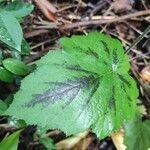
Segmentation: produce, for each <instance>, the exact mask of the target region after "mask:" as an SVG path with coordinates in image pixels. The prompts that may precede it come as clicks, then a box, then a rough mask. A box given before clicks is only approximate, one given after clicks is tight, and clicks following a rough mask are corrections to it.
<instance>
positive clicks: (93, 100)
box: [6, 32, 138, 138]
mask: <svg viewBox="0 0 150 150" xmlns="http://www.w3.org/2000/svg"><path fill="white" fill-rule="evenodd" d="M60 41H61V45H62V50H55V51H50V52H49V53H48V54H47V55H46V56H44V57H43V58H42V59H41V60H39V61H38V62H37V69H36V70H35V71H34V72H33V73H31V74H30V75H29V76H27V77H26V78H25V79H24V80H22V84H21V89H20V91H19V92H18V93H17V94H16V95H15V97H14V101H13V103H12V104H11V105H10V107H9V109H8V110H7V113H6V114H7V115H12V116H14V117H16V118H17V119H24V120H25V121H26V123H27V124H37V125H38V126H39V127H42V128H44V129H45V130H46V129H61V130H63V131H64V132H65V133H67V134H69V135H70V134H75V133H79V132H82V131H84V130H85V129H87V128H91V129H92V130H93V132H95V133H96V134H97V136H98V137H100V138H103V137H106V136H108V135H110V134H111V133H112V132H113V131H114V130H116V129H118V128H120V127H121V126H122V124H123V123H124V122H126V121H127V120H129V119H131V118H132V117H133V116H134V114H135V110H136V99H137V96H138V90H137V88H136V84H135V82H134V80H133V79H132V78H131V76H130V75H129V74H128V70H129V66H130V65H129V63H128V58H127V55H126V54H125V53H124V50H123V48H122V45H121V43H120V41H118V40H116V39H113V38H111V37H110V36H107V35H104V34H101V33H97V32H94V33H90V34H89V35H87V36H73V37H71V38H62V39H61V40H60ZM16 108H17V110H16ZM18 110H19V111H18ZM31 114H32V115H31Z"/></svg>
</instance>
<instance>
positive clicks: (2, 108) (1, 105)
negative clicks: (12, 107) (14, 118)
mask: <svg viewBox="0 0 150 150" xmlns="http://www.w3.org/2000/svg"><path fill="white" fill-rule="evenodd" d="M6 109H7V104H6V103H5V102H4V101H2V100H0V115H2V114H3V113H4V112H5V111H6Z"/></svg>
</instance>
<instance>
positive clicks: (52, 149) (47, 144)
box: [39, 137, 57, 150]
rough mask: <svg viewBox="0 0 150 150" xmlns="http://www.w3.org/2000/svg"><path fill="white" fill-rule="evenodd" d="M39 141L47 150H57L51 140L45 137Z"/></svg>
mask: <svg viewBox="0 0 150 150" xmlns="http://www.w3.org/2000/svg"><path fill="white" fill-rule="evenodd" d="M39 140H40V142H41V143H42V144H43V145H44V146H45V147H46V148H47V150H56V149H57V148H56V146H55V145H54V143H53V140H52V139H51V138H49V137H43V138H40V139H39Z"/></svg>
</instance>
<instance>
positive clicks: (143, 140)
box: [124, 117, 150, 150]
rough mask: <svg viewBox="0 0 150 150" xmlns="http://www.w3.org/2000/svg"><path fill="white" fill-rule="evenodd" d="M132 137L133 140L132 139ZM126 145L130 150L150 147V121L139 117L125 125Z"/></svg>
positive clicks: (146, 149)
mask: <svg viewBox="0 0 150 150" xmlns="http://www.w3.org/2000/svg"><path fill="white" fill-rule="evenodd" d="M131 139H132V140H131ZM124 143H125V145H127V149H128V150H133V149H136V150H148V148H150V121H149V120H146V121H144V122H142V121H141V118H139V117H137V118H135V119H134V120H133V121H130V122H128V123H127V124H126V125H125V141H124Z"/></svg>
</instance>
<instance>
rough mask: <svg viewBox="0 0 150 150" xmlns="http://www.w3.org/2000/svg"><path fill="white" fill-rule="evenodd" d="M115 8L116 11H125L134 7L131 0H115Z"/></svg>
mask: <svg viewBox="0 0 150 150" xmlns="http://www.w3.org/2000/svg"><path fill="white" fill-rule="evenodd" d="M113 9H114V10H115V12H125V11H129V10H131V9H132V4H131V2H130V0H115V2H114V3H113Z"/></svg>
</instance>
